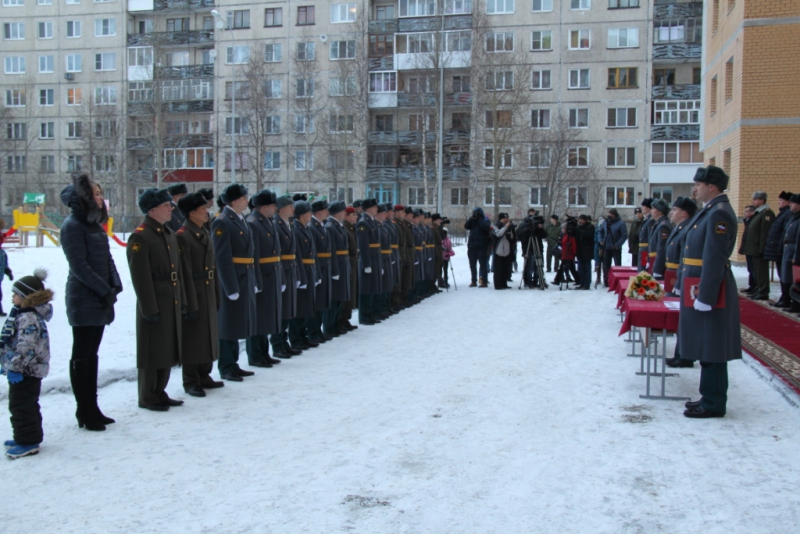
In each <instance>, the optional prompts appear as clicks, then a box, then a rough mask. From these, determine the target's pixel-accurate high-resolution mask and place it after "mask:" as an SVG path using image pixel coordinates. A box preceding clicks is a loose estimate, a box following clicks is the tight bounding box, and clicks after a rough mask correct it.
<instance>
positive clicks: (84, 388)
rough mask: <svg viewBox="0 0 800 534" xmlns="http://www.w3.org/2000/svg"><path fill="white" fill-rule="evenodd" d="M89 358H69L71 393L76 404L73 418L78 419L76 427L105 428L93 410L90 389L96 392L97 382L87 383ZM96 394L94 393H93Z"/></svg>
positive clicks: (96, 429) (89, 375)
mask: <svg viewBox="0 0 800 534" xmlns="http://www.w3.org/2000/svg"><path fill="white" fill-rule="evenodd" d="M90 367H91V365H90V363H89V360H86V359H83V360H71V361H70V363H69V379H70V382H71V383H72V393H73V394H74V395H75V402H77V404H78V410H77V411H76V412H75V418H76V419H77V420H78V427H79V428H84V427H86V430H94V431H99V430H105V429H106V426H105V425H104V424H103V423H102V422H100V419H99V417H98V415H97V413H96V412H95V406H94V403H95V400H96V399H92V395H93V393H92V390H94V391H95V392H96V390H97V382H96V381H95V382H94V387H93V388H92V386H90V385H89V382H90V378H91V373H90V371H89V368H90ZM94 394H95V395H96V393H94Z"/></svg>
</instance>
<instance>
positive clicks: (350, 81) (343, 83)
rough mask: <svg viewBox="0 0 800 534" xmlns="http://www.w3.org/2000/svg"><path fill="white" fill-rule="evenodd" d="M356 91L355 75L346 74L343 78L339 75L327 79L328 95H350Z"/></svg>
mask: <svg viewBox="0 0 800 534" xmlns="http://www.w3.org/2000/svg"><path fill="white" fill-rule="evenodd" d="M356 92H357V85H356V78H355V76H348V77H347V78H345V79H344V80H342V79H341V78H339V77H333V78H330V80H329V81H328V95H330V96H352V95H355V94H356Z"/></svg>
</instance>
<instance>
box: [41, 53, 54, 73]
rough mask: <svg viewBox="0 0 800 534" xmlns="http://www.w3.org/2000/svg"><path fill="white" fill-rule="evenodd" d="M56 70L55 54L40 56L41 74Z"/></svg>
mask: <svg viewBox="0 0 800 534" xmlns="http://www.w3.org/2000/svg"><path fill="white" fill-rule="evenodd" d="M54 71H55V63H54V56H39V74H47V73H50V72H54Z"/></svg>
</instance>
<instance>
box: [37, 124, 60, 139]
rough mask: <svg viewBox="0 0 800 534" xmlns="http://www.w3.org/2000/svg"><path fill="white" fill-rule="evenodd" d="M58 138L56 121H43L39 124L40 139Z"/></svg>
mask: <svg viewBox="0 0 800 534" xmlns="http://www.w3.org/2000/svg"><path fill="white" fill-rule="evenodd" d="M55 138H56V123H55V122H43V123H41V124H39V139H55Z"/></svg>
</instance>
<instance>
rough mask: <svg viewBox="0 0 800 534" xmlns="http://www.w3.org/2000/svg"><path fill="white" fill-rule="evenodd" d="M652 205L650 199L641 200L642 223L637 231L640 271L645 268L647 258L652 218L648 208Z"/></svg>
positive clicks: (653, 221)
mask: <svg viewBox="0 0 800 534" xmlns="http://www.w3.org/2000/svg"><path fill="white" fill-rule="evenodd" d="M652 204H653V199H652V198H646V199H644V200H642V213H643V214H644V222H643V223H642V226H641V228H640V229H639V262H638V264H639V266H640V267H641V268H642V269H645V268H646V267H647V258H648V252H649V251H648V250H647V247H648V246H649V239H650V230H651V229H652V225H653V223H655V220H653V217H652V216H651V215H650V206H651V205H652Z"/></svg>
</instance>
